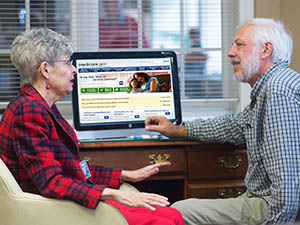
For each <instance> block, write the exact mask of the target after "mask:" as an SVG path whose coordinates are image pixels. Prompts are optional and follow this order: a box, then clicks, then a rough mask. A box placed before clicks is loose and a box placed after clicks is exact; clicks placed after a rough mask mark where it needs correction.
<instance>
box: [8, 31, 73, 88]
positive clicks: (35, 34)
mask: <svg viewBox="0 0 300 225" xmlns="http://www.w3.org/2000/svg"><path fill="white" fill-rule="evenodd" d="M63 54H66V55H70V56H71V54H72V47H71V42H70V41H69V39H67V38H66V37H65V36H63V35H62V34H59V33H57V32H55V31H53V30H50V29H48V28H35V29H32V30H29V31H25V32H23V33H21V34H19V35H18V36H17V37H16V38H15V39H14V41H13V42H12V45H11V53H10V58H11V61H12V63H13V65H14V66H15V67H16V69H17V70H18V71H19V73H20V76H21V83H22V85H23V84H27V83H29V84H32V83H34V82H35V81H36V79H37V72H38V68H39V66H40V65H41V63H42V62H43V61H47V62H49V63H51V62H54V61H56V60H59V58H60V57H61V56H62V55H63Z"/></svg>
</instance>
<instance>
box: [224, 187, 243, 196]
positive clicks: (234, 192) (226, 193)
mask: <svg viewBox="0 0 300 225" xmlns="http://www.w3.org/2000/svg"><path fill="white" fill-rule="evenodd" d="M218 194H219V197H221V198H235V197H237V196H240V195H241V194H243V190H242V189H241V188H235V189H234V190H233V189H231V188H230V189H220V190H219V193H218Z"/></svg>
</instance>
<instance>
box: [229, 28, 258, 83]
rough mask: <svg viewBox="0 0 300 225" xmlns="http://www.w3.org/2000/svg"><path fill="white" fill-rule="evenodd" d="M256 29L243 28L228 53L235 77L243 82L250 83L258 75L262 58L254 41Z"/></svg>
mask: <svg viewBox="0 0 300 225" xmlns="http://www.w3.org/2000/svg"><path fill="white" fill-rule="evenodd" d="M253 34H254V27H253V26H252V25H244V26H242V27H241V28H240V29H239V30H238V32H237V33H236V36H235V38H234V43H233V45H232V47H231V49H230V50H229V51H228V54H227V55H228V57H230V58H231V63H232V66H233V70H234V75H235V77H236V78H237V79H238V80H239V81H241V82H247V83H250V82H251V80H252V79H253V77H255V76H256V75H258V72H259V68H260V56H259V50H260V48H259V47H258V46H255V43H254V41H253Z"/></svg>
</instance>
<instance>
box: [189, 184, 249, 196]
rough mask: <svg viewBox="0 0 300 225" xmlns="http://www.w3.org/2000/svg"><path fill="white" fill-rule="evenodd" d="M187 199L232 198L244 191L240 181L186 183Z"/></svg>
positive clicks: (244, 188)
mask: <svg viewBox="0 0 300 225" xmlns="http://www.w3.org/2000/svg"><path fill="white" fill-rule="evenodd" d="M186 187H187V196H186V197H187V198H205V199H211V198H234V197H237V196H239V195H241V194H243V193H244V192H245V191H246V187H245V185H244V182H243V181H242V180H237V181H234V180H232V181H220V182H206V183H188V184H187V185H186Z"/></svg>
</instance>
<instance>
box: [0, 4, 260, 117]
mask: <svg viewBox="0 0 300 225" xmlns="http://www.w3.org/2000/svg"><path fill="white" fill-rule="evenodd" d="M91 1H93V3H95V4H97V5H98V0H91ZM84 2H86V1H85V0H70V5H71V7H72V10H77V8H79V7H80V10H87V12H88V10H89V9H88V6H87V4H84ZM88 5H93V7H95V5H94V4H91V2H90V1H89V4H88ZM26 6H27V4H26ZM85 6H86V7H87V8H85ZM27 7H28V6H27ZM84 15H89V17H88V18H87V17H86V18H78V17H76V16H77V14H76V15H74V14H72V16H71V21H70V29H71V31H70V34H71V39H72V41H73V44H74V49H76V51H80V50H82V49H84V50H85V51H98V50H99V49H98V48H97V49H95V47H93V46H91V47H89V46H90V45H89V46H87V43H88V41H87V40H86V39H84V37H83V36H80V37H78V36H76V35H77V34H76V33H78V32H76V30H77V29H78V28H77V27H76V24H77V23H76V22H78V20H81V19H84V20H86V19H88V20H89V21H90V22H91V23H95V20H96V19H97V22H96V23H95V24H96V25H95V28H94V29H95V30H96V29H97V32H94V33H95V35H94V36H93V37H91V36H89V41H90V38H92V39H95V40H98V15H94V16H93V17H91V16H90V14H88V13H87V14H83V17H84ZM239 15H240V18H239V21H240V22H241V21H245V20H248V19H251V18H253V17H254V0H248V1H240V12H239ZM28 28H29V27H26V29H28ZM1 51H3V50H1ZM101 51H107V50H105V49H101ZM229 76H230V75H229ZM238 88H239V95H238V97H237V98H231V99H226V100H225V99H181V105H182V116H183V120H191V119H194V118H196V117H203V118H207V117H212V116H216V115H222V114H224V113H226V112H238V111H241V110H242V109H243V108H244V107H245V106H246V105H248V104H249V95H250V87H249V85H248V84H242V83H239V85H238ZM7 104H8V102H0V108H5V107H6V105H7ZM56 105H57V106H58V108H59V109H60V111H61V112H62V114H63V115H64V116H65V118H66V119H68V120H72V117H73V115H72V103H71V101H60V102H57V103H56ZM195 112H197V114H196V115H195Z"/></svg>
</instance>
